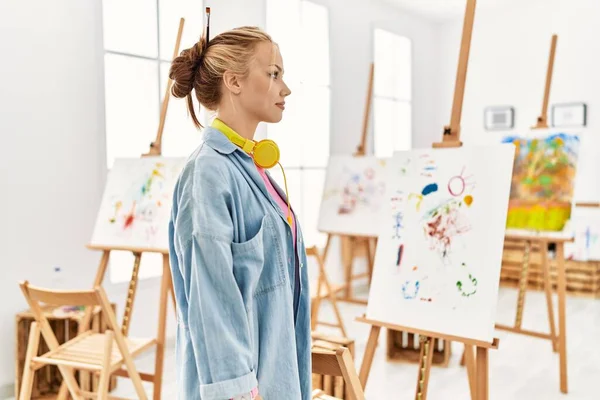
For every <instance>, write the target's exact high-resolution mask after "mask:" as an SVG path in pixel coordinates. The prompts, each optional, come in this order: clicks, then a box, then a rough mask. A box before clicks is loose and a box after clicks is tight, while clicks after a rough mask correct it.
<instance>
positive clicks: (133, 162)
mask: <svg viewBox="0 0 600 400" xmlns="http://www.w3.org/2000/svg"><path fill="white" fill-rule="evenodd" d="M185 161H186V160H185V159H184V158H165V157H143V158H131V159H129V158H127V159H125V158H122V159H117V160H115V163H114V165H113V167H112V168H111V170H110V172H109V174H108V178H107V183H106V186H105V189H104V195H103V197H102V203H101V205H100V211H99V212H98V216H97V219H96V225H95V228H94V232H93V235H92V242H91V244H93V245H99V246H111V247H113V246H114V247H127V248H143V249H147V248H152V249H168V224H169V217H170V213H171V204H172V197H173V188H174V186H175V183H176V181H177V178H178V176H179V173H180V172H181V169H182V168H183V165H184V163H185Z"/></svg>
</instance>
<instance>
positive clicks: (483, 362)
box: [476, 347, 489, 400]
mask: <svg viewBox="0 0 600 400" xmlns="http://www.w3.org/2000/svg"><path fill="white" fill-rule="evenodd" d="M476 370H477V400H488V379H489V378H488V349H486V348H483V347H477V362H476Z"/></svg>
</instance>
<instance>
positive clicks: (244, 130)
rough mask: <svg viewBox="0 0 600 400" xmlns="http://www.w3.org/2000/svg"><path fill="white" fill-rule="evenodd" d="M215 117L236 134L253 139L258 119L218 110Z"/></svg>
mask: <svg viewBox="0 0 600 400" xmlns="http://www.w3.org/2000/svg"><path fill="white" fill-rule="evenodd" d="M217 118H219V119H220V120H221V121H223V122H224V123H225V125H227V126H228V127H230V128H231V129H233V130H234V131H235V132H236V133H237V134H238V135H240V136H242V137H244V138H246V139H250V140H254V133H255V132H256V127H257V126H258V121H253V120H251V119H248V118H240V117H239V116H234V115H232V114H230V113H228V112H222V111H219V113H218V114H217Z"/></svg>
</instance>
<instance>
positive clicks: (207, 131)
mask: <svg viewBox="0 0 600 400" xmlns="http://www.w3.org/2000/svg"><path fill="white" fill-rule="evenodd" d="M204 143H206V144H207V145H209V146H210V147H212V148H213V149H215V150H216V151H218V152H219V153H221V154H231V153H233V152H234V151H236V150H240V152H241V153H244V154H245V155H246V156H248V157H250V156H249V155H248V154H247V153H245V152H243V151H241V149H240V148H239V147H238V146H236V145H235V144H233V143H232V142H231V141H230V140H229V139H228V138H227V136H225V135H224V134H223V133H222V132H221V131H220V130H218V129H217V128H214V127H212V126H207V127H206V128H204Z"/></svg>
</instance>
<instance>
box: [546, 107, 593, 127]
mask: <svg viewBox="0 0 600 400" xmlns="http://www.w3.org/2000/svg"><path fill="white" fill-rule="evenodd" d="M551 118H552V126H554V127H569V126H570V127H580V126H586V125H587V104H585V103H563V104H553V105H552V116H551Z"/></svg>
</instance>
